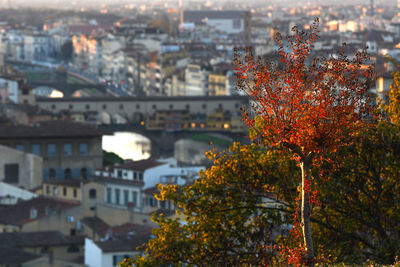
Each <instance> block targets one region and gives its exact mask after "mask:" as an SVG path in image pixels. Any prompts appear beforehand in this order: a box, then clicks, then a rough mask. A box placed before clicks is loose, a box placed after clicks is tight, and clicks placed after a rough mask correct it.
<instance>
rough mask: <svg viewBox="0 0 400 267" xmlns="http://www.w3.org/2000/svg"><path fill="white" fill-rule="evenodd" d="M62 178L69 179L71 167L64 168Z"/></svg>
mask: <svg viewBox="0 0 400 267" xmlns="http://www.w3.org/2000/svg"><path fill="white" fill-rule="evenodd" d="M64 178H65V179H71V169H70V168H66V169H65V170H64Z"/></svg>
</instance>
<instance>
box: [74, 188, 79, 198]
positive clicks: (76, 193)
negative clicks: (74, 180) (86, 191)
mask: <svg viewBox="0 0 400 267" xmlns="http://www.w3.org/2000/svg"><path fill="white" fill-rule="evenodd" d="M77 195H78V192H77V191H76V189H75V188H74V198H76V196H77Z"/></svg>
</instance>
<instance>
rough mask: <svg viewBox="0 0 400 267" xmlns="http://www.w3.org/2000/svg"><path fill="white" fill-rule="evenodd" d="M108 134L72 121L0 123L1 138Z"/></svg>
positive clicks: (96, 135)
mask: <svg viewBox="0 0 400 267" xmlns="http://www.w3.org/2000/svg"><path fill="white" fill-rule="evenodd" d="M103 134H106V132H105V131H104V130H101V129H98V128H95V127H93V126H89V125H85V124H81V123H74V122H71V121H59V120H57V121H46V122H40V123H37V124H35V125H34V126H26V125H0V138H3V139H10V138H57V137H61V138H65V137H98V136H102V135H103Z"/></svg>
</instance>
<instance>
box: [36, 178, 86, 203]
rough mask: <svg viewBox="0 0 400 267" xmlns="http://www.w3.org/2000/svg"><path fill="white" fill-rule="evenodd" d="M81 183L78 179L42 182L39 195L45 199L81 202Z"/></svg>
mask: <svg viewBox="0 0 400 267" xmlns="http://www.w3.org/2000/svg"><path fill="white" fill-rule="evenodd" d="M81 183H82V181H81V180H79V179H65V180H56V179H49V180H45V181H43V183H42V187H41V191H40V193H41V195H43V196H46V197H54V198H59V199H66V200H75V201H82V194H81V187H82V184H81Z"/></svg>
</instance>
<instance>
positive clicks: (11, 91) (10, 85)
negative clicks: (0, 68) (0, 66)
mask: <svg viewBox="0 0 400 267" xmlns="http://www.w3.org/2000/svg"><path fill="white" fill-rule="evenodd" d="M0 88H6V89H7V91H8V93H7V97H8V99H9V100H11V101H12V102H13V103H15V104H17V103H18V83H17V82H16V81H13V80H8V79H3V78H0ZM2 100H3V99H2Z"/></svg>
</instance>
